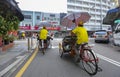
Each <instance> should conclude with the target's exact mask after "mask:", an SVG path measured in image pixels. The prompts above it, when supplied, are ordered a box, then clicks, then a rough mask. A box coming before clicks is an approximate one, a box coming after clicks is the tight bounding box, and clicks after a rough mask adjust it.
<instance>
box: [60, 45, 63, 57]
mask: <svg viewBox="0 0 120 77" xmlns="http://www.w3.org/2000/svg"><path fill="white" fill-rule="evenodd" d="M59 55H60V57H61V58H62V57H63V50H62V45H61V44H59Z"/></svg>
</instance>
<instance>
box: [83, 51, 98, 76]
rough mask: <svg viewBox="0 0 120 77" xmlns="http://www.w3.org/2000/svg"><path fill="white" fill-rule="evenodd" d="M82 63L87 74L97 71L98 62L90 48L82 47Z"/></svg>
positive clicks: (93, 73)
mask: <svg viewBox="0 0 120 77" xmlns="http://www.w3.org/2000/svg"><path fill="white" fill-rule="evenodd" d="M81 59H82V65H83V68H84V70H85V71H86V72H87V73H88V74H89V75H95V74H97V71H98V63H97V61H96V58H95V55H94V54H93V52H92V50H91V49H83V53H82V57H81Z"/></svg>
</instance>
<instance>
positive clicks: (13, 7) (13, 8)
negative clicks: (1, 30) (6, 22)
mask: <svg viewBox="0 0 120 77" xmlns="http://www.w3.org/2000/svg"><path fill="white" fill-rule="evenodd" d="M8 11H10V12H11V13H13V15H15V16H17V17H18V19H19V20H20V21H22V20H24V16H23V14H22V12H21V10H20V8H19V7H18V5H17V2H16V1H15V0H0V14H1V15H2V16H3V17H4V16H6V13H7V12H8Z"/></svg>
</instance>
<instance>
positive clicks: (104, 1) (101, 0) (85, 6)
mask: <svg viewBox="0 0 120 77" xmlns="http://www.w3.org/2000/svg"><path fill="white" fill-rule="evenodd" d="M112 1H113V0H67V12H68V13H71V12H79V11H83V12H89V13H90V15H91V19H90V20H89V21H88V22H87V23H85V27H86V28H87V29H88V30H98V29H107V28H108V27H109V26H110V25H104V24H102V20H103V18H104V17H105V15H106V13H107V11H108V10H109V9H111V8H114V7H115V6H114V4H113V2H112Z"/></svg>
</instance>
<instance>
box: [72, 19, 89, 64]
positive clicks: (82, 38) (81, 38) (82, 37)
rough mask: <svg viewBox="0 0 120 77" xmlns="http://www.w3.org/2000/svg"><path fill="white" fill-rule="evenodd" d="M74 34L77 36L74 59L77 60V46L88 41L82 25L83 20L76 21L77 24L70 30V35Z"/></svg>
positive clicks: (78, 58) (78, 59)
mask: <svg viewBox="0 0 120 77" xmlns="http://www.w3.org/2000/svg"><path fill="white" fill-rule="evenodd" d="M73 35H76V36H77V41H76V45H75V52H76V59H77V62H79V61H80V57H79V49H78V48H79V47H80V45H81V44H82V43H87V42H88V33H87V30H86V29H85V28H84V27H83V22H82V21H80V22H79V23H78V26H77V27H76V28H75V29H73V30H72V36H73Z"/></svg>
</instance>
